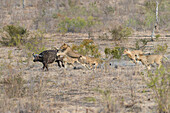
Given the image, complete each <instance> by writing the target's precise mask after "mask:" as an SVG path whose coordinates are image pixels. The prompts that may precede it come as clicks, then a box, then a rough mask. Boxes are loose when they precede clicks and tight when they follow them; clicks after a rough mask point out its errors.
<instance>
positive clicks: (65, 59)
mask: <svg viewBox="0 0 170 113" xmlns="http://www.w3.org/2000/svg"><path fill="white" fill-rule="evenodd" d="M57 57H58V60H60V61H62V62H63V65H64V66H63V67H65V68H67V65H72V66H73V67H75V65H74V63H75V62H79V61H78V59H77V58H71V57H68V56H67V55H65V56H63V57H61V56H60V55H59V56H57Z"/></svg>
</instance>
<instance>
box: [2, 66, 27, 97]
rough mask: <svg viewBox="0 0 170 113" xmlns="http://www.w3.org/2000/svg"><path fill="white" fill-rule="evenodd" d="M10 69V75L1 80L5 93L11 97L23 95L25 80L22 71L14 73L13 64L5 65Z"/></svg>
mask: <svg viewBox="0 0 170 113" xmlns="http://www.w3.org/2000/svg"><path fill="white" fill-rule="evenodd" d="M5 67H6V69H8V73H7V74H8V75H7V77H6V78H4V79H3V81H1V83H3V84H4V90H5V94H6V95H7V96H8V97H9V98H14V97H23V96H24V94H25V88H26V87H24V84H25V80H24V79H23V78H22V73H21V72H20V73H13V69H12V67H11V65H10V64H9V65H5Z"/></svg>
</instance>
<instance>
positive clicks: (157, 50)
mask: <svg viewBox="0 0 170 113" xmlns="http://www.w3.org/2000/svg"><path fill="white" fill-rule="evenodd" d="M167 49H168V45H167V44H166V43H165V44H164V45H159V44H158V45H157V47H156V48H155V50H154V53H156V54H163V55H164V54H165V53H166V51H167Z"/></svg>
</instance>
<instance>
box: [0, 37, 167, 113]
mask: <svg viewBox="0 0 170 113" xmlns="http://www.w3.org/2000/svg"><path fill="white" fill-rule="evenodd" d="M85 38H86V37H85V36H81V37H80V36H79V35H71V34H68V35H66V36H65V37H63V36H61V35H50V36H47V38H46V45H45V46H46V48H47V49H50V48H51V47H53V46H55V47H60V46H61V45H62V44H63V43H64V42H65V43H67V44H69V45H72V44H80V43H81V41H82V40H83V39H85ZM137 38H139V37H130V38H129V39H128V40H127V41H126V42H123V43H120V45H121V46H124V47H126V48H132V47H134V46H135V41H136V39H137ZM140 38H146V37H140ZM73 39H75V40H73ZM94 42H95V43H96V44H98V45H99V50H100V52H101V54H102V57H104V49H105V47H110V48H111V47H114V46H115V45H114V41H106V40H105V41H103V40H98V39H94ZM165 43H167V45H168V46H169V47H168V51H167V53H166V56H168V58H170V38H167V37H161V38H160V39H159V41H154V42H149V43H148V44H147V47H146V49H145V51H144V52H146V53H147V52H151V53H153V52H154V51H153V48H155V47H156V45H157V44H160V45H163V44H165ZM0 51H1V54H0V65H1V67H0V71H1V72H0V75H1V76H0V81H1V83H0V112H1V113H7V112H8V113H14V112H18V113H32V112H34V113H36V112H41V113H112V112H116V113H155V112H157V111H156V103H155V99H154V95H153V92H152V90H151V89H149V88H148V87H147V86H146V84H145V82H144V81H143V80H142V76H141V74H140V73H141V72H143V73H145V77H146V78H147V75H146V69H145V67H144V66H143V65H142V64H141V63H139V65H134V63H133V62H132V61H130V59H128V58H126V57H125V58H123V59H121V60H114V59H113V60H112V61H111V63H110V64H112V65H108V69H107V70H106V69H105V68H104V66H103V65H101V66H100V67H99V68H97V70H96V71H94V70H88V69H85V68H84V67H82V65H80V64H76V68H75V69H73V68H72V67H69V68H67V69H64V68H59V67H58V66H57V63H53V64H51V65H49V71H42V69H41V68H42V64H41V63H34V62H33V61H32V60H33V58H32V57H31V58H30V59H28V58H27V56H26V55H25V50H23V49H18V48H16V47H0ZM28 62H29V63H28ZM114 62H116V63H114ZM166 66H170V61H167V62H166ZM10 75H12V76H17V75H18V76H20V77H22V79H23V84H21V85H22V86H23V87H22V88H18V87H15V86H11V87H9V86H10V85H9V84H10V83H9V82H8V79H7V78H8V76H10ZM4 80H7V81H4ZM11 88H12V89H11ZM15 88H16V89H15ZM18 89H19V90H18ZM11 90H14V91H15V90H16V91H17V92H18V94H20V96H18V95H15V96H14V97H12V98H10V95H12V94H11V92H10V91H11Z"/></svg>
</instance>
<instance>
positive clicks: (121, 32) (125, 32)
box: [110, 26, 133, 41]
mask: <svg viewBox="0 0 170 113" xmlns="http://www.w3.org/2000/svg"><path fill="white" fill-rule="evenodd" d="M132 32H133V31H132V29H131V28H128V27H124V28H123V27H122V26H119V27H115V28H113V29H111V30H110V33H111V35H112V39H113V40H114V41H123V40H125V39H126V38H127V37H128V36H130V35H132Z"/></svg>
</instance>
